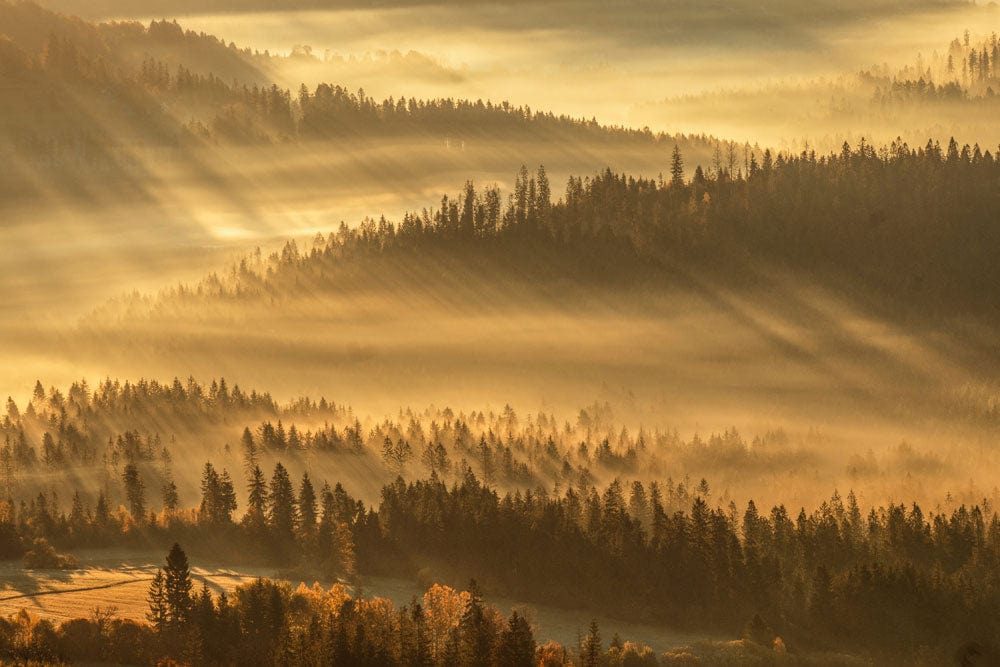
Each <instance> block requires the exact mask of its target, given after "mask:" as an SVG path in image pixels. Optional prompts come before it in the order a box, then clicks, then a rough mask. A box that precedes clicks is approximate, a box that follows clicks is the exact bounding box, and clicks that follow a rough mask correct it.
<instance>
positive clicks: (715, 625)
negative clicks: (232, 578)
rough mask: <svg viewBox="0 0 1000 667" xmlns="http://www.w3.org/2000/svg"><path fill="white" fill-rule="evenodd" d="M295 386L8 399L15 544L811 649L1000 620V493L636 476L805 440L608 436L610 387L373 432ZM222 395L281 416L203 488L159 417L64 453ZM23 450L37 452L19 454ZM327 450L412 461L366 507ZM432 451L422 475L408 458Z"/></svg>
mask: <svg viewBox="0 0 1000 667" xmlns="http://www.w3.org/2000/svg"><path fill="white" fill-rule="evenodd" d="M324 404H325V402H324ZM292 405H293V406H297V407H289V408H277V407H276V406H275V404H274V402H273V400H272V399H270V398H269V397H267V396H266V395H261V394H257V393H256V392H250V393H249V394H248V393H246V392H243V391H242V390H239V389H237V388H235V387H234V388H232V389H229V388H228V387H227V386H226V384H225V383H224V382H221V381H220V382H216V383H213V384H212V385H211V386H210V387H208V388H203V387H201V386H200V385H197V384H196V383H188V384H187V385H185V384H183V383H180V382H177V383H174V384H169V383H167V384H157V383H151V382H138V383H134V384H118V383H114V382H110V381H109V382H105V383H102V385H101V386H100V387H99V388H98V389H97V390H96V391H94V392H92V393H90V392H87V391H86V390H85V388H83V387H82V386H77V387H76V388H74V389H71V390H70V391H69V392H68V394H67V395H66V396H62V395H61V394H59V393H58V392H54V391H50V392H49V393H48V394H45V393H44V392H42V391H40V390H39V391H38V392H37V393H36V395H35V396H34V397H33V398H32V401H31V402H30V403H29V404H28V405H27V406H26V407H25V408H24V410H23V411H22V410H20V409H19V408H18V406H17V405H16V404H13V402H10V403H9V404H8V414H7V416H6V417H5V418H4V421H3V428H4V430H5V431H6V432H7V433H8V434H11V433H16V434H18V435H17V438H16V439H14V440H13V441H12V442H10V441H9V442H8V443H7V444H6V445H5V447H4V448H3V457H2V462H3V466H4V474H5V476H6V475H8V474H10V471H11V470H13V471H14V472H15V473H16V474H17V475H20V476H22V478H21V479H13V480H11V479H9V478H8V479H7V480H6V483H7V486H6V490H7V499H6V500H4V501H2V502H0V556H2V557H4V558H19V557H21V558H23V559H24V562H25V564H26V566H28V567H43V568H71V567H74V566H75V563H74V562H73V560H72V558H71V557H70V556H68V555H66V554H65V551H66V550H70V551H72V550H75V549H80V548H85V547H86V548H149V547H156V548H165V546H166V545H168V544H170V543H172V542H173V541H181V542H183V543H184V544H185V545H188V546H189V548H190V549H191V550H192V552H193V553H200V554H206V555H207V554H212V555H213V557H215V558H219V557H223V558H227V559H229V560H230V561H232V562H253V563H268V564H272V565H274V566H278V567H282V568H285V569H286V571H289V572H294V573H300V574H301V575H302V576H303V578H305V577H316V578H319V579H323V580H332V579H337V578H342V579H345V580H348V581H350V580H352V578H353V577H354V576H355V575H356V574H391V575H400V574H402V575H405V576H411V577H417V578H420V579H423V580H430V581H462V580H464V579H466V578H468V577H473V576H474V577H476V578H478V579H479V580H480V581H482V582H483V584H484V586H485V587H486V588H487V589H488V590H491V591H496V592H497V593H502V594H505V595H509V596H515V597H517V598H519V599H523V600H527V601H534V602H538V603H547V604H558V605H562V606H566V607H567V608H585V609H593V610H595V611H596V610H600V611H601V612H602V613H607V614H612V615H615V616H618V617H622V618H628V619H634V620H637V621H642V622H648V623H655V624H661V625H669V626H673V627H679V628H687V629H690V630H692V631H712V632H717V633H727V634H730V635H733V634H737V633H739V632H741V631H743V629H744V628H745V627H752V628H754V630H753V633H754V637H756V638H757V641H758V643H759V644H761V645H763V646H769V647H770V646H772V645H773V644H774V643H775V640H776V639H777V637H779V636H780V637H781V638H782V646H785V647H787V649H788V650H789V651H792V652H796V651H814V650H825V649H828V648H830V647H834V646H836V647H845V648H848V649H850V650H852V651H859V652H862V653H865V654H872V655H882V656H899V655H914V656H916V655H930V656H937V657H941V656H947V655H949V654H950V653H949V652H951V651H954V650H956V649H957V648H958V647H960V646H962V645H964V644H965V643H966V642H974V641H980V642H984V641H986V640H987V639H988V638H990V637H993V636H996V634H995V633H997V632H998V631H1000V628H998V627H996V623H997V621H996V619H997V618H1000V616H998V615H997V613H996V612H997V611H1000V609H998V607H1000V590H998V582H997V579H996V576H995V572H996V571H997V567H998V566H1000V517H998V516H997V514H996V512H995V508H994V507H993V502H994V501H991V500H987V499H982V500H981V501H979V502H975V503H973V504H962V505H957V503H956V504H951V503H949V504H951V507H952V508H953V509H944V510H942V509H937V508H935V509H934V510H933V511H927V510H925V509H923V508H921V507H920V506H919V505H918V504H917V503H910V504H907V505H903V504H895V503H892V504H889V505H886V506H881V507H868V508H863V507H862V506H861V505H860V504H859V502H858V501H857V499H856V498H855V496H854V494H853V493H849V494H848V495H847V496H846V498H842V497H841V496H839V494H836V493H835V494H834V495H833V496H832V497H831V498H830V499H829V500H828V501H825V502H823V503H821V504H820V505H819V506H818V507H815V508H813V509H812V510H811V511H807V510H806V509H805V508H800V509H799V510H798V511H797V512H796V511H795V510H794V508H792V509H790V508H787V507H785V506H783V505H776V506H774V507H772V508H770V510H764V509H763V508H761V509H758V508H757V506H756V505H755V504H754V503H753V502H749V503H747V504H746V505H745V506H744V507H743V508H739V507H737V505H736V504H735V503H734V502H733V501H731V500H729V499H728V497H727V494H726V493H719V492H718V491H715V490H713V488H712V485H711V484H710V483H709V481H708V480H706V479H702V480H701V481H700V482H698V483H697V484H695V483H693V482H692V481H691V480H688V479H684V480H681V481H675V480H673V479H665V478H666V477H667V475H666V474H664V475H663V476H662V477H658V479H659V480H660V481H649V475H646V480H647V481H640V480H639V479H637V477H638V476H639V472H640V471H645V472H646V473H648V472H650V471H661V470H663V469H664V466H665V465H666V464H667V463H669V462H671V461H675V460H683V457H684V456H690V457H692V458H694V459H702V460H704V459H720V458H726V457H728V458H730V459H731V460H732V461H733V462H734V464H735V465H739V466H742V467H752V466H756V465H764V466H769V465H770V463H768V462H767V460H766V459H762V458H761V457H762V456H765V457H766V456H767V452H768V451H771V452H772V453H773V455H774V457H776V459H777V458H781V457H787V456H788V454H789V450H788V449H787V448H783V447H782V446H781V441H782V440H783V438H782V436H781V434H780V433H776V434H768V436H767V437H766V438H764V439H762V440H755V441H754V444H753V453H750V450H748V448H747V445H746V443H745V442H744V441H743V440H742V439H741V438H740V437H739V435H738V434H737V433H735V432H734V431H727V432H726V433H725V434H722V435H719V436H712V438H710V439H709V440H707V441H702V440H701V439H699V438H698V437H697V436H696V437H695V439H694V440H693V441H692V442H690V443H683V442H680V441H679V439H678V438H677V436H676V434H672V433H645V432H642V431H640V432H639V434H638V436H636V437H632V436H630V435H629V434H628V433H627V432H625V431H622V432H621V434H620V435H619V437H618V438H617V439H614V440H611V439H610V438H608V437H605V436H602V435H601V434H602V433H604V432H606V429H607V424H606V422H607V421H608V420H609V417H608V415H607V414H606V411H605V410H602V409H601V407H600V406H594V407H593V408H592V409H591V410H590V411H582V412H581V414H580V416H579V417H578V420H577V425H576V427H575V428H571V427H570V426H569V425H568V424H567V425H565V426H560V425H559V424H558V422H556V421H555V420H554V419H553V418H551V417H548V416H546V415H538V416H537V418H536V419H535V420H534V421H531V422H529V423H528V424H526V425H519V424H518V417H517V415H516V414H515V413H514V412H513V410H511V409H509V408H508V409H506V410H504V411H503V412H502V413H500V414H491V415H489V416H486V415H484V414H482V413H479V414H476V413H473V414H472V415H468V416H464V415H452V414H450V411H446V412H444V413H441V414H439V415H438V416H437V417H436V418H435V419H433V420H432V421H431V422H430V424H429V425H428V424H426V423H424V422H422V421H421V420H418V419H417V418H416V417H415V416H413V415H410V416H409V417H408V416H407V415H405V414H403V413H401V414H400V418H399V420H398V421H397V422H395V423H389V422H388V421H387V422H386V423H382V424H377V425H375V426H373V427H371V429H370V430H369V429H365V430H362V428H361V427H360V425H358V422H357V420H356V419H354V418H352V416H351V415H350V413H349V411H346V410H344V409H342V408H332V407H330V406H329V404H326V408H325V412H320V407H321V406H320V404H316V403H313V402H306V401H305V400H301V401H298V402H296V403H294V404H292ZM227 411H229V412H231V413H232V414H233V415H234V416H233V421H234V422H235V423H237V424H238V423H240V422H239V421H238V420H237V419H236V415H243V418H244V419H245V418H246V415H247V414H250V415H255V414H260V413H263V414H265V415H267V414H268V413H272V416H270V417H266V418H264V419H263V421H260V422H258V423H257V425H256V426H254V427H253V428H250V427H246V428H244V429H243V434H242V437H241V438H240V440H239V445H238V448H239V449H238V451H239V453H238V454H237V455H236V457H231V456H229V455H227V454H218V455H217V456H216V457H215V458H216V461H225V462H228V463H226V465H228V469H227V468H226V467H223V466H222V465H221V464H218V463H213V462H212V460H211V457H210V458H209V460H208V461H205V458H201V459H199V460H201V461H205V462H204V464H203V465H202V466H201V469H200V472H199V478H200V483H199V490H198V495H197V496H192V495H187V496H186V497H182V496H181V494H179V493H178V489H177V486H176V484H174V482H173V478H174V475H179V474H181V468H180V467H179V468H177V469H176V470H175V469H174V466H175V465H177V464H176V463H174V461H176V460H177V458H178V456H180V455H183V456H185V457H186V461H187V462H186V463H183V464H181V467H182V468H184V470H185V472H186V473H190V472H191V470H190V468H191V464H190V460H191V457H192V454H191V453H190V452H186V453H183V454H182V450H177V449H174V451H175V455H173V456H171V455H170V450H171V449H172V448H174V446H173V445H172V444H171V445H167V444H164V443H163V442H161V441H158V440H157V437H158V435H152V436H149V435H146V436H140V435H137V434H135V433H132V434H130V433H129V432H126V433H125V434H124V435H121V437H119V438H117V439H116V440H114V441H113V442H111V443H109V444H108V447H107V448H106V449H102V450H101V451H103V452H104V453H103V454H102V456H101V461H100V462H99V463H91V462H88V461H86V460H85V461H84V462H83V463H80V462H78V461H69V460H66V459H63V460H60V459H59V458H58V457H57V456H55V455H53V454H52V452H54V451H55V452H58V451H60V450H61V451H64V452H65V451H71V450H72V448H71V446H70V444H69V443H68V442H67V441H64V440H62V439H63V438H67V437H68V436H67V434H68V433H70V432H78V433H80V434H84V435H85V434H87V433H88V432H89V429H91V428H92V425H94V424H101V425H103V426H101V427H100V428H107V425H108V424H111V423H113V421H114V420H113V419H111V415H119V416H123V415H124V416H130V418H132V419H139V418H140V417H141V418H142V419H143V420H146V421H147V422H149V423H154V422H157V421H163V420H166V421H169V420H171V419H177V420H180V419H181V418H182V417H181V415H187V417H185V418H187V419H191V418H192V417H191V416H192V415H193V416H195V417H197V418H198V419H205V420H208V421H209V422H214V420H216V419H218V418H219V416H220V415H224V414H226V412H227ZM310 414H312V415H318V416H320V417H321V418H325V419H329V420H331V423H330V424H329V425H326V426H324V427H323V428H319V429H316V430H312V431H309V430H303V431H300V430H299V429H297V428H295V426H294V423H293V420H294V419H295V418H296V417H301V416H302V415H310ZM31 415H34V416H31ZM74 417H76V418H78V419H79V421H75V420H74ZM282 417H283V418H284V419H286V420H288V421H287V422H282V421H281V418H282ZM437 419H440V421H437ZM602 422H605V423H604V424H602ZM60 423H62V425H63V427H64V428H60ZM286 423H287V424H289V425H287V426H286V425H285V424H286ZM336 423H340V424H344V425H343V426H341V427H338V426H335V425H334V424H336ZM70 424H73V428H72V431H71V429H70V428H69V425H70ZM49 428H51V429H53V430H52V431H49V430H41V431H40V430H39V429H49ZM237 428H238V427H237ZM25 431H27V432H28V433H29V434H31V436H32V438H33V440H32V442H38V440H36V438H38V437H39V435H38V434H39V433H42V435H41V443H42V451H43V452H45V451H48V452H49V460H48V461H45V460H44V459H45V455H44V453H43V455H42V460H39V459H38V458H37V457H36V456H34V455H33V454H32V453H24V452H20V450H19V449H18V448H19V447H24V445H22V444H19V441H20V440H21V437H22V436H20V434H21V433H23V432H25ZM559 432H564V433H565V436H564V438H563V439H560V438H559V437H558V436H557V435H556V434H558V433H559ZM52 433H56V434H57V436H58V438H59V440H58V441H57V440H56V438H55V437H53V436H52V435H51V434H52ZM584 433H586V434H587V435H586V436H584V435H583V434H584ZM45 434H49V435H48V437H46V435H45ZM594 439H596V440H597V442H594ZM60 442H61V443H62V445H61V447H60V444H59V443H60ZM83 442H87V439H86V438H83ZM46 443H48V447H46ZM573 443H576V444H573ZM161 445H162V450H161V452H160V453H159V454H158V453H157V447H160V446H161ZM28 449H29V450H33V446H31V445H28ZM373 450H374V451H373ZM15 451H17V452H19V453H18V454H17V456H24V457H26V458H27V459H28V462H26V463H23V464H21V463H18V462H17V460H16V458H15V457H14V452H15ZM216 451H217V450H216ZM324 452H339V453H340V454H341V455H348V456H358V455H362V456H371V457H377V456H380V457H381V462H382V465H383V466H384V468H383V470H384V471H385V472H386V473H388V474H390V475H400V477H398V478H397V479H396V481H394V482H390V483H388V484H385V485H384V486H383V487H382V489H381V493H380V495H379V496H378V501H377V503H375V504H373V505H367V504H366V503H364V502H362V501H361V500H359V499H358V498H357V497H355V496H354V495H352V494H351V493H350V492H349V491H348V490H347V489H348V488H349V487H350V485H351V483H350V482H347V484H346V486H345V485H344V484H339V483H333V484H329V483H327V482H325V481H323V480H322V479H321V478H315V477H314V475H311V474H310V473H311V472H314V471H313V470H309V469H306V470H305V471H304V472H302V473H301V475H299V474H296V475H295V476H294V477H293V475H292V474H291V473H290V472H289V467H288V464H290V463H294V462H296V461H299V460H301V459H302V458H306V459H308V460H310V461H312V462H313V464H319V463H321V462H322V458H318V457H322V456H324ZM377 452H378V453H377ZM671 452H673V456H680V457H681V458H680V459H676V458H675V459H671V458H669V457H670V456H671ZM664 457H666V458H664ZM91 458H93V457H91ZM276 459H277V460H276ZM282 460H284V463H283V462H282ZM14 464H17V465H14ZM94 466H96V469H97V470H103V471H104V473H103V476H102V475H100V474H98V475H96V476H95V474H94V469H95V468H94ZM415 467H418V469H419V470H420V471H421V472H419V473H417V474H411V473H412V471H413V470H414V468H415ZM668 469H669V468H668ZM59 471H64V472H65V473H66V476H65V478H64V479H63V481H61V482H60V483H59V492H60V494H68V493H69V492H70V491H72V490H74V487H75V491H76V493H74V494H73V495H72V498H71V499H67V498H62V499H60V498H57V497H56V496H55V494H54V493H52V492H42V491H38V487H37V485H36V486H30V485H28V484H27V483H26V480H28V479H30V478H31V476H33V475H40V476H41V477H42V478H43V479H48V480H49V481H50V482H51V481H52V480H53V479H54V477H52V474H53V473H55V472H59ZM265 471H266V472H265ZM402 475H406V476H407V477H409V478H410V479H420V478H422V479H423V481H417V482H409V483H408V482H406V481H404V479H403V477H402ZM95 477H96V478H99V479H96V480H95ZM599 478H604V479H611V480H612V481H610V482H609V483H603V482H599V481H598V479H599ZM95 482H96V486H97V489H96V492H95V489H94V486H95ZM109 489H113V490H114V493H113V494H112V493H111V492H110V491H109ZM95 496H96V497H95ZM67 500H68V501H69V502H67ZM973 582H974V585H973ZM940 618H949V619H953V622H950V623H948V624H944V625H943V624H941V623H940V622H939V621H940ZM755 619H756V620H755ZM885 628H891V631H886V630H885Z"/></svg>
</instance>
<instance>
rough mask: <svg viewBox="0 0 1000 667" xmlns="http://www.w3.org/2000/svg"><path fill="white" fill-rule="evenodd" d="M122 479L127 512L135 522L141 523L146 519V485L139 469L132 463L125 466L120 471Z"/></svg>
mask: <svg viewBox="0 0 1000 667" xmlns="http://www.w3.org/2000/svg"><path fill="white" fill-rule="evenodd" d="M122 481H123V482H124V484H125V498H126V499H127V500H128V506H129V514H131V515H132V520H133V521H135V522H136V523H137V524H140V525H141V524H143V523H144V522H145V520H146V486H145V484H143V482H142V477H141V476H140V475H139V469H138V468H137V467H136V465H135V464H134V463H129V464H127V465H126V466H125V470H124V472H123V473H122Z"/></svg>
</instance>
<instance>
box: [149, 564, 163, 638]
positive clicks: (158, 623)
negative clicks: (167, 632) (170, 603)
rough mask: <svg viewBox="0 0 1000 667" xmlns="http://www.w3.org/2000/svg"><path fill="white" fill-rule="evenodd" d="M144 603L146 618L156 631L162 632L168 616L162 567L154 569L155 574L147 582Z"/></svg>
mask: <svg viewBox="0 0 1000 667" xmlns="http://www.w3.org/2000/svg"><path fill="white" fill-rule="evenodd" d="M146 603H147V605H148V606H149V611H148V612H147V613H146V619H147V620H148V621H149V623H150V625H152V626H153V629H154V630H155V631H156V632H157V633H162V632H163V630H164V628H165V627H166V625H167V618H168V612H167V589H166V578H165V577H164V574H163V568H159V569H158V570H156V575H155V576H154V577H153V581H152V582H151V583H150V584H149V592H148V593H147V594H146Z"/></svg>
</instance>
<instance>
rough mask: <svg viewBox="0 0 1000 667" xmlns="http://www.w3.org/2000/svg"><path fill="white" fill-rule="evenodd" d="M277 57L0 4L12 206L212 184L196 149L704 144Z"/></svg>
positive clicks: (2, 154) (162, 27)
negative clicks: (322, 143) (414, 90)
mask: <svg viewBox="0 0 1000 667" xmlns="http://www.w3.org/2000/svg"><path fill="white" fill-rule="evenodd" d="M274 66H275V61H274V58H273V57H272V56H270V55H269V54H267V53H266V52H265V53H257V52H252V51H250V50H249V49H239V48H237V47H236V46H235V45H232V44H230V45H228V46H227V45H226V44H225V43H224V42H223V41H222V40H220V39H219V38H217V37H214V36H212V35H206V34H203V33H195V32H192V31H185V30H184V29H182V28H181V27H180V26H179V25H178V24H177V23H176V22H173V21H154V22H152V23H150V24H149V25H148V26H144V25H141V24H139V23H135V22H112V23H105V24H99V25H98V24H91V23H86V22H84V21H81V20H79V19H71V18H67V17H64V16H60V15H58V14H54V13H52V12H49V11H47V10H44V9H41V8H40V7H38V6H37V5H34V4H32V3H27V2H10V1H9V0H0V111H2V116H3V120H2V122H0V158H3V159H4V160H5V161H6V162H8V163H9V164H10V168H9V169H6V170H4V171H3V173H2V174H0V193H2V194H3V195H4V196H5V197H6V198H7V199H8V200H11V199H13V198H15V197H25V196H30V195H31V194H32V193H37V192H38V191H40V190H44V187H42V186H41V185H39V183H40V182H41V183H48V182H51V181H53V180H56V181H57V182H59V183H60V184H61V186H62V191H63V192H65V193H66V194H73V193H75V192H79V193H80V194H88V193H90V191H91V190H92V189H94V188H100V187H107V184H108V183H114V184H115V187H116V188H118V189H121V190H128V189H129V188H130V187H131V188H132V189H133V190H134V191H135V192H136V193H139V192H141V190H142V189H143V187H145V185H146V184H147V183H148V180H149V179H148V178H147V179H144V178H143V177H142V175H143V174H144V173H145V169H146V168H147V167H148V166H149V163H148V162H147V160H150V161H154V162H162V161H165V160H169V161H178V160H179V161H183V162H187V163H190V166H191V168H192V169H194V170H196V173H204V174H205V175H206V176H210V175H211V165H210V164H206V162H205V161H204V160H202V158H201V156H199V155H198V154H197V149H198V148H203V147H204V145H205V144H206V143H207V144H209V145H215V144H218V143H222V144H241V145H246V144H254V145H260V144H272V143H276V142H281V143H285V142H297V141H311V140H331V139H336V140H340V139H366V138H367V139H378V140H383V139H386V138H391V137H410V138H417V139H420V138H428V137H430V138H434V139H440V140H441V145H442V146H445V142H446V141H447V142H453V143H454V145H455V147H460V146H461V145H462V143H461V142H464V141H466V140H469V141H471V140H477V139H498V140H499V139H503V140H512V139H517V140H524V141H544V142H549V143H559V142H567V141H585V142H605V143H607V142H614V143H615V144H616V145H617V144H621V143H623V142H624V143H627V144H634V145H645V146H648V147H650V148H651V150H657V149H659V148H660V147H662V146H668V145H671V144H673V143H675V142H680V143H681V144H682V145H684V146H685V147H692V148H695V147H697V149H698V150H701V151H702V152H703V153H705V152H707V151H708V150H709V146H710V145H711V140H710V139H709V138H707V137H705V136H691V137H686V136H681V135H677V136H667V135H664V134H654V133H653V132H651V131H650V130H648V129H642V130H633V129H628V128H624V127H612V126H605V125H601V124H600V123H598V122H597V121H596V120H585V119H577V118H571V117H569V116H563V115H560V116H557V115H554V114H552V113H545V112H539V111H534V110H532V109H530V108H528V107H525V106H515V105H512V104H510V103H508V102H497V103H494V102H491V101H483V100H475V101H472V100H461V99H450V98H449V99H437V100H417V99H415V98H412V97H409V98H407V97H405V96H401V97H400V98H398V99H396V98H388V99H385V100H375V99H373V98H371V97H369V96H367V95H366V94H365V92H364V91H363V90H359V91H356V92H351V91H348V90H346V89H345V88H343V87H341V86H337V85H330V84H321V85H319V86H317V87H316V88H315V89H314V90H312V91H310V90H308V89H306V88H305V87H304V86H303V87H302V88H301V89H300V90H298V91H297V92H296V93H292V92H291V91H289V90H287V89H285V88H282V87H279V86H278V85H276V84H275V83H273V82H272V81H273V78H272V76H271V72H272V69H273V67H274Z"/></svg>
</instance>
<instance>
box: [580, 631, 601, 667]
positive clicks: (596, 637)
mask: <svg viewBox="0 0 1000 667" xmlns="http://www.w3.org/2000/svg"><path fill="white" fill-rule="evenodd" d="M580 663H581V665H582V666H583V667H598V666H599V665H600V664H601V630H600V628H598V627H597V621H596V620H595V621H591V622H590V630H589V631H588V632H587V636H586V637H585V638H584V640H583V645H582V646H581V647H580Z"/></svg>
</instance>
